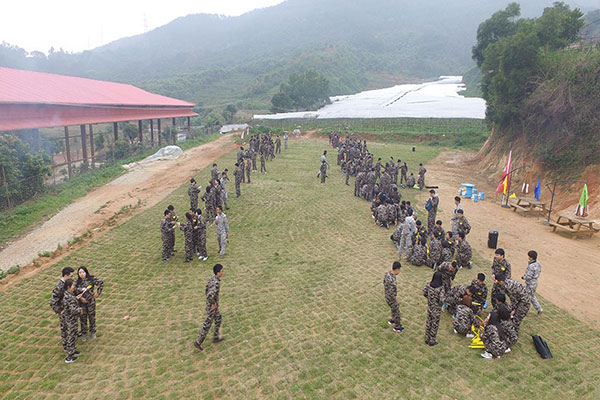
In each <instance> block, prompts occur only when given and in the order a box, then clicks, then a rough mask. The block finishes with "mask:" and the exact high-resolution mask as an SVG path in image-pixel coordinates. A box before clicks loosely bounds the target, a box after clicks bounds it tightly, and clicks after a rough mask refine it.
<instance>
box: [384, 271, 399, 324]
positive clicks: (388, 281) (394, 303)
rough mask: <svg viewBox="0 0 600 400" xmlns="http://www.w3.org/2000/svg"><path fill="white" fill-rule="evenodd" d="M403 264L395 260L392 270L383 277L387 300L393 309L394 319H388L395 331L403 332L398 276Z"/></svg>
mask: <svg viewBox="0 0 600 400" xmlns="http://www.w3.org/2000/svg"><path fill="white" fill-rule="evenodd" d="M401 267H402V264H400V262H399V261H394V264H392V270H391V271H388V272H386V273H385V276H384V277H383V288H384V289H385V301H386V302H387V303H388V306H390V309H391V310H392V319H390V320H389V321H388V324H389V325H393V327H394V332H396V333H402V331H404V328H403V327H402V319H401V318H400V307H399V306H398V299H397V298H396V296H397V290H398V289H397V286H396V276H398V273H400V268H401Z"/></svg>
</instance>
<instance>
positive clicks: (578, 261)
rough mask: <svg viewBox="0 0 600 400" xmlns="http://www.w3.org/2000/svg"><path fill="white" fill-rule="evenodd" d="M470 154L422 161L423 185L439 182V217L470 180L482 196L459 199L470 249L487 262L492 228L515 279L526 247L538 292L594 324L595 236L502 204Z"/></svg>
mask: <svg viewBox="0 0 600 400" xmlns="http://www.w3.org/2000/svg"><path fill="white" fill-rule="evenodd" d="M470 157H471V155H468V154H466V153H459V152H445V153H442V154H441V155H440V156H439V157H438V158H437V159H435V160H434V161H432V163H431V165H429V166H427V170H428V173H427V175H428V176H429V177H430V178H429V180H428V184H430V185H439V190H438V193H439V196H440V200H441V202H440V205H441V207H440V211H441V216H442V219H443V220H444V221H449V220H450V217H451V214H452V212H453V211H454V209H453V205H454V202H453V198H454V196H456V195H457V194H458V188H459V187H460V185H461V183H463V182H469V183H474V184H476V186H477V188H478V189H480V190H481V191H483V192H485V195H486V200H484V201H480V202H477V203H473V202H472V201H471V200H464V199H463V207H464V209H465V215H466V216H467V217H468V219H469V222H470V223H471V225H472V227H473V233H471V234H470V235H469V242H470V243H471V246H472V247H473V249H475V250H477V251H478V252H479V253H480V254H481V255H483V256H484V257H486V258H487V259H489V260H490V265H491V260H492V258H493V253H494V250H492V249H489V248H488V247H487V237H488V232H489V231H490V230H494V231H498V232H499V243H498V247H502V248H504V249H505V250H506V254H507V259H508V260H509V261H510V263H511V265H512V267H513V277H514V278H516V279H520V277H521V276H523V273H524V272H525V268H526V267H527V252H528V251H529V250H536V251H537V252H538V254H539V261H540V263H541V264H542V275H541V277H540V283H539V287H538V292H539V293H540V294H541V295H542V296H544V297H545V298H546V299H548V300H550V301H551V302H553V303H554V304H556V305H557V306H559V307H561V308H563V309H565V310H567V311H569V312H570V313H571V314H573V315H574V316H575V317H577V318H578V319H580V320H582V321H584V322H586V323H587V324H589V325H591V326H593V327H595V328H600V307H597V305H596V301H595V300H594V299H595V298H596V295H597V294H598V293H600V289H599V287H598V279H597V276H598V274H599V272H600V236H596V237H594V238H591V239H588V238H580V239H571V238H569V237H566V236H563V235H560V234H557V233H553V232H552V230H551V229H550V228H549V227H547V226H544V225H542V224H541V222H542V220H543V218H542V217H530V216H527V217H523V216H521V215H519V214H516V213H514V212H513V211H512V210H509V209H504V208H502V207H501V206H500V204H499V202H497V201H495V188H493V187H492V186H490V185H489V184H487V182H486V180H485V178H484V177H482V176H480V175H478V173H477V171H476V168H475V166H474V165H475V164H473V163H470V162H469V158H470Z"/></svg>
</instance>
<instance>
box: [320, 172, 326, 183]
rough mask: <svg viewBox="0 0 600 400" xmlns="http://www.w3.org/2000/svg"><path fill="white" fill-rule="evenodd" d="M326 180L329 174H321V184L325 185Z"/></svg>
mask: <svg viewBox="0 0 600 400" xmlns="http://www.w3.org/2000/svg"><path fill="white" fill-rule="evenodd" d="M325 178H327V173H323V172H321V183H325Z"/></svg>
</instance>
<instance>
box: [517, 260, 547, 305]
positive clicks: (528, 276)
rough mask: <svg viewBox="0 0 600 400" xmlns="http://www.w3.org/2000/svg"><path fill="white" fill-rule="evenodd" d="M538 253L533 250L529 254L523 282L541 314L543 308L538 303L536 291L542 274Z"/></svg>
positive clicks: (533, 303) (532, 302)
mask: <svg viewBox="0 0 600 400" xmlns="http://www.w3.org/2000/svg"><path fill="white" fill-rule="evenodd" d="M537 256H538V255H537V252H536V251H534V250H531V251H529V252H528V253H527V257H529V263H528V264H527V270H526V271H525V275H523V278H522V279H523V280H524V281H525V286H526V287H527V291H528V292H529V298H530V299H531V304H532V305H533V307H534V308H535V310H536V311H537V312H538V314H540V313H541V312H542V311H544V310H543V309H542V306H541V305H540V303H539V302H538V299H537V297H536V296H535V291H536V290H537V285H538V279H539V278H540V274H541V273H542V266H541V265H540V263H539V262H538V261H537Z"/></svg>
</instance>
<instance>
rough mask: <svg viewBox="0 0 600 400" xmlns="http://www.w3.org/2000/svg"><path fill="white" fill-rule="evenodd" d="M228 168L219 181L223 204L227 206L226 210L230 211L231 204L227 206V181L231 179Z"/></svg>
mask: <svg viewBox="0 0 600 400" xmlns="http://www.w3.org/2000/svg"><path fill="white" fill-rule="evenodd" d="M227 172H229V171H227V168H225V170H224V171H223V172H222V173H221V179H220V180H219V185H220V186H221V204H223V205H224V206H225V209H226V210H229V204H227V199H229V193H227V186H226V185H227V181H228V180H229V177H228V176H227Z"/></svg>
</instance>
